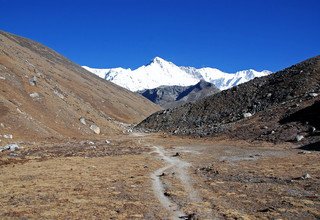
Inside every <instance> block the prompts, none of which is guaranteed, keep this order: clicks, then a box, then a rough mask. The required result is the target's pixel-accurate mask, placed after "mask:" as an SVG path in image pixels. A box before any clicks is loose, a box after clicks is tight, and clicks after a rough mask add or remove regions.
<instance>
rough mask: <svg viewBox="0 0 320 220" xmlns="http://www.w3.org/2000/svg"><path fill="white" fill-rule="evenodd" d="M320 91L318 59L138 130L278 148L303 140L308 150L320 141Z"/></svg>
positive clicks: (156, 117)
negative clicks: (267, 143) (219, 136)
mask: <svg viewBox="0 0 320 220" xmlns="http://www.w3.org/2000/svg"><path fill="white" fill-rule="evenodd" d="M319 90H320V56H317V57H314V58H311V59H308V60H306V61H304V62H301V63H299V64H296V65H293V66H291V67H289V68H286V69H284V70H282V71H279V72H277V73H275V74H272V75H269V76H266V77H261V78H256V79H254V80H252V81H250V82H248V83H245V84H241V85H239V86H237V87H234V88H231V89H229V90H225V91H222V92H220V93H218V94H215V95H213V96H209V97H207V98H205V99H203V100H200V101H198V102H196V103H193V104H190V103H188V104H185V105H183V106H180V107H177V108H173V109H169V110H164V111H160V112H157V113H155V114H153V115H151V116H150V117H148V118H147V119H145V120H144V121H142V122H141V123H140V124H139V125H138V126H137V128H142V129H148V130H150V131H166V132H171V133H175V134H180V135H189V134H191V135H195V136H210V135H215V134H221V133H224V134H226V135H228V136H231V137H235V138H241V139H251V140H267V141H274V142H276V141H296V139H298V141H301V143H305V144H307V143H309V142H314V141H316V139H318V138H319V137H318V136H317V135H318V133H317V131H318V130H319V129H320V127H319V120H318V119H319V118H318V117H315V115H317V114H318V112H319V111H318V107H319V104H317V103H318V102H317V101H319V99H320V96H318V94H319V92H320V91H319ZM302 115H303V117H302ZM310 131H311V133H310ZM305 137H307V138H305Z"/></svg>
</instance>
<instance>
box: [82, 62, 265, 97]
mask: <svg viewBox="0 0 320 220" xmlns="http://www.w3.org/2000/svg"><path fill="white" fill-rule="evenodd" d="M83 67H84V68H85V69H87V70H88V71H90V72H92V73H94V74H96V75H98V76H99V77H101V78H104V79H106V80H108V81H111V82H113V83H115V84H117V85H119V86H122V87H124V88H126V89H129V90H131V91H141V90H145V89H153V88H157V87H160V86H191V85H195V84H197V83H198V82H199V81H200V80H205V81H207V82H210V83H212V84H214V85H215V86H216V87H217V88H218V89H220V90H225V89H229V88H231V87H233V86H236V85H239V84H241V83H244V82H247V81H249V80H251V79H253V78H255V77H261V76H266V75H269V74H270V73H271V72H270V71H268V70H264V71H261V72H258V71H255V70H253V69H249V70H242V71H239V72H236V73H226V72H223V71H221V70H219V69H216V68H210V67H206V68H200V69H197V68H194V67H184V66H177V65H175V64H174V63H172V62H169V61H166V60H164V59H162V58H160V57H155V58H154V59H153V60H152V61H151V62H150V63H148V64H147V65H143V66H141V67H139V68H137V69H135V70H131V69H124V68H111V69H95V68H90V67H87V66H83Z"/></svg>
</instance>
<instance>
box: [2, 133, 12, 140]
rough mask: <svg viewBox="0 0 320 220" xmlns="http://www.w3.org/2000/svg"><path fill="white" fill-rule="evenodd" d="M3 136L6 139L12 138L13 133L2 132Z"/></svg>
mask: <svg viewBox="0 0 320 220" xmlns="http://www.w3.org/2000/svg"><path fill="white" fill-rule="evenodd" d="M3 137H4V138H6V139H12V138H13V135H12V134H4V135H3Z"/></svg>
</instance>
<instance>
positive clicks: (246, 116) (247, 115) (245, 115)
mask: <svg viewBox="0 0 320 220" xmlns="http://www.w3.org/2000/svg"><path fill="white" fill-rule="evenodd" d="M242 116H243V117H244V118H249V117H251V116H252V114H251V113H250V112H246V113H243V115H242Z"/></svg>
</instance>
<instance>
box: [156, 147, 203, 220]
mask: <svg viewBox="0 0 320 220" xmlns="http://www.w3.org/2000/svg"><path fill="white" fill-rule="evenodd" d="M154 148H155V150H154V151H153V152H154V153H157V154H158V156H159V158H161V159H163V160H164V161H165V162H166V166H164V167H161V168H160V169H158V170H156V171H155V172H154V173H152V174H151V178H152V183H153V191H154V194H155V195H156V197H157V198H158V200H159V201H160V203H161V205H162V206H163V207H164V208H166V209H167V210H168V211H169V212H170V214H171V218H173V219H187V218H186V217H185V216H186V214H185V213H184V212H183V211H182V210H180V208H179V206H178V204H176V203H174V202H173V201H172V200H170V199H169V198H168V197H167V196H165V186H164V183H163V181H162V180H161V177H160V176H161V174H162V173H164V172H165V171H167V170H169V169H172V171H173V172H174V173H175V174H176V176H177V177H178V179H179V181H180V183H181V184H182V185H183V187H184V190H185V192H186V193H187V194H188V199H189V201H190V202H201V201H202V200H201V198H200V197H199V196H198V193H197V191H196V190H195V189H194V188H193V186H192V184H191V183H192V181H191V179H190V177H189V175H188V171H187V169H188V168H189V167H190V164H189V163H187V162H185V161H183V160H181V159H179V158H178V157H172V156H167V155H166V154H167V152H166V151H165V150H164V149H163V148H162V147H159V146H154Z"/></svg>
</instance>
